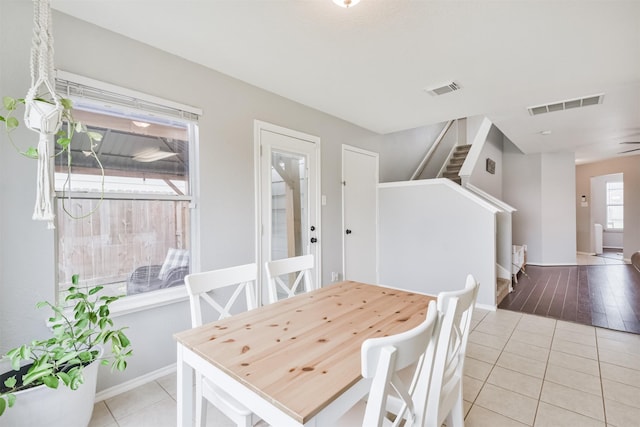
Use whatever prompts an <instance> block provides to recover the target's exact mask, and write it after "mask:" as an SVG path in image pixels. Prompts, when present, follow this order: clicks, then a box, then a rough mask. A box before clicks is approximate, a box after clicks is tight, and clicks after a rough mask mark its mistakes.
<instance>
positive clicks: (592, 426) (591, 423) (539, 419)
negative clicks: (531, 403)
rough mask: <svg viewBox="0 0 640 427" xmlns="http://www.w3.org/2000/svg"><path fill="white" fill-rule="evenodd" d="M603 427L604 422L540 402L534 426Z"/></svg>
mask: <svg viewBox="0 0 640 427" xmlns="http://www.w3.org/2000/svg"><path fill="white" fill-rule="evenodd" d="M559 426H567V427H569V426H576V427H577V426H580V427H605V424H604V422H602V421H598V420H596V419H593V418H589V417H586V416H584V415H581V414H578V413H576V412H572V411H569V410H566V409H563V408H559V407H557V406H553V405H550V404H548V403H545V402H540V405H539V406H538V412H537V414H536V422H535V424H534V427H559Z"/></svg>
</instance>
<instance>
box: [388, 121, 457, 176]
mask: <svg viewBox="0 0 640 427" xmlns="http://www.w3.org/2000/svg"><path fill="white" fill-rule="evenodd" d="M444 125H445V124H444V123H438V124H435V125H431V126H422V127H419V128H415V129H409V130H406V131H402V132H394V133H389V134H386V135H383V136H382V144H380V148H379V150H378V152H379V154H380V182H395V181H407V180H409V178H411V175H412V174H413V173H414V172H415V170H416V168H417V167H418V166H419V165H420V162H421V161H422V159H423V158H424V156H425V154H427V151H429V148H430V147H431V145H433V143H434V142H435V140H436V138H437V137H438V134H439V133H440V132H441V131H442V128H443V127H444ZM455 134H456V132H455V129H451V130H450V131H449V133H448V134H447V137H448V138H450V139H452V140H453V139H454V137H455ZM451 135H453V137H452V136H451ZM443 145H444V142H443ZM450 145H452V144H450ZM449 149H450V148H449ZM438 151H440V150H438ZM448 152H449V150H447V152H446V153H445V157H446V154H448ZM443 162H444V158H443V156H436V155H434V157H433V158H432V159H431V161H430V162H429V163H428V164H427V168H425V175H427V174H428V173H431V176H429V177H431V178H433V177H435V175H436V174H437V173H438V171H439V170H440V167H441V166H442V163H443ZM434 168H435V173H433V169H434Z"/></svg>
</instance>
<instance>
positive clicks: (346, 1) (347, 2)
mask: <svg viewBox="0 0 640 427" xmlns="http://www.w3.org/2000/svg"><path fill="white" fill-rule="evenodd" d="M333 2H334V3H335V4H337V5H338V6H340V7H351V6H355V5H357V4H358V3H360V0H333Z"/></svg>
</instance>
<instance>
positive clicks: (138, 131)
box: [55, 81, 197, 297]
mask: <svg viewBox="0 0 640 427" xmlns="http://www.w3.org/2000/svg"><path fill="white" fill-rule="evenodd" d="M57 85H58V86H60V85H64V86H66V87H65V89H66V91H67V92H69V91H70V90H71V91H72V96H70V98H71V99H72V100H73V101H74V110H73V115H74V118H75V119H76V120H77V121H80V122H82V123H83V124H85V125H86V126H87V129H88V130H89V131H92V132H97V133H99V134H101V135H102V139H101V141H100V142H97V143H95V145H94V147H93V149H94V150H95V152H96V153H97V155H98V159H99V160H100V163H101V165H100V164H99V163H98V162H97V161H96V159H95V158H94V157H92V156H90V155H89V154H90V153H91V146H90V141H89V139H88V138H87V136H86V134H84V133H76V134H75V135H74V137H73V141H72V142H71V147H72V152H71V155H72V160H71V164H72V168H71V174H68V165H67V157H66V155H64V156H56V157H55V189H56V195H57V199H56V206H57V208H56V209H57V212H56V230H57V263H56V264H57V279H58V292H59V296H60V297H63V296H64V293H65V291H66V289H67V288H68V287H69V286H70V285H71V276H72V275H73V274H79V275H80V280H81V282H82V283H83V284H85V285H88V286H92V285H103V286H104V287H105V289H106V290H107V291H108V293H109V294H114V295H121V294H126V295H134V294H141V293H146V292H150V291H156V290H160V289H167V288H172V287H175V286H179V285H182V284H184V276H185V275H186V274H187V273H188V272H189V271H190V267H191V264H192V262H191V259H192V250H193V247H192V245H193V237H192V236H193V233H194V228H195V226H194V217H195V216H194V215H193V209H192V206H194V203H193V202H194V191H193V189H194V185H193V176H194V175H195V174H194V163H195V160H194V152H195V147H196V144H197V124H196V122H195V121H194V120H193V119H192V118H189V119H188V118H184V117H171V116H165V115H163V114H158V113H157V112H151V111H149V108H140V107H139V105H141V103H140V102H138V101H137V100H136V101H131V99H130V98H126V100H127V101H129V103H132V104H134V105H137V106H138V108H135V107H134V108H131V106H126V107H125V106H122V105H118V104H117V103H114V102H113V101H114V99H115V100H116V101H117V100H118V96H117V95H116V94H114V93H108V92H104V91H103V92H100V96H97V97H94V99H88V98H87V97H86V96H78V97H77V98H76V97H74V96H73V94H74V93H81V94H86V93H87V92H88V91H86V88H83V89H84V90H78V89H77V88H76V87H74V86H73V85H72V84H71V83H69V82H66V81H58V82H57ZM58 90H60V89H58ZM107 94H108V98H109V99H108V101H109V103H108V104H107V105H105V101H104V99H100V98H105V99H106V98H107ZM96 98H98V99H96ZM56 150H58V147H56ZM101 166H102V168H101ZM102 170H104V181H103V178H102Z"/></svg>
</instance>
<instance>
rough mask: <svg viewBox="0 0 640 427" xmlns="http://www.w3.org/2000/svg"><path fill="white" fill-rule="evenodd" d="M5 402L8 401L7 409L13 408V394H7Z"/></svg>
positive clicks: (14, 398) (14, 401)
mask: <svg viewBox="0 0 640 427" xmlns="http://www.w3.org/2000/svg"><path fill="white" fill-rule="evenodd" d="M7 400H8V401H9V408H11V407H13V405H14V404H15V403H16V395H15V394H13V393H9V394H7ZM0 415H1V414H0Z"/></svg>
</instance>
